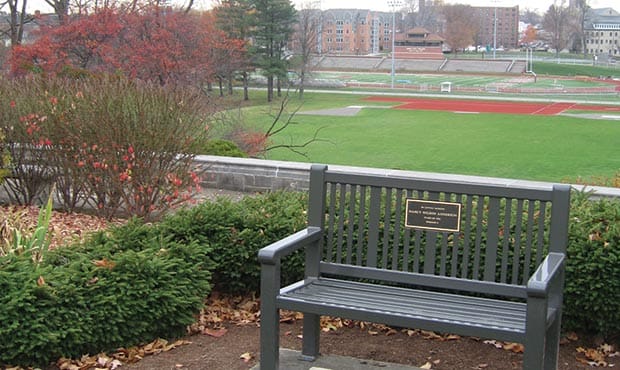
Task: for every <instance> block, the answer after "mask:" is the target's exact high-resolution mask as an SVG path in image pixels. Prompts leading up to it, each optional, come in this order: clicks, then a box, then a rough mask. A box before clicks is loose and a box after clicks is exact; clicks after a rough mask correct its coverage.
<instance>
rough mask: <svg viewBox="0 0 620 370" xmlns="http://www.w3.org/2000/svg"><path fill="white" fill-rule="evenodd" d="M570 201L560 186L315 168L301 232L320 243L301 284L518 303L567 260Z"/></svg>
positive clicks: (564, 187)
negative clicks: (542, 271) (544, 270)
mask: <svg viewBox="0 0 620 370" xmlns="http://www.w3.org/2000/svg"><path fill="white" fill-rule="evenodd" d="M569 193H570V188H569V186H567V185H554V186H549V187H548V188H523V187H511V186H496V185H487V184H469V183H455V182H446V181H435V180H421V179H416V178H409V177H391V176H390V177H379V176H373V175H364V174H356V173H346V172H339V171H332V170H328V169H327V167H326V166H321V165H314V166H312V170H311V176H310V204H309V212H308V213H309V214H308V222H309V225H310V226H317V227H320V228H322V229H323V230H324V238H323V243H322V245H321V246H320V248H319V249H318V250H316V251H312V250H311V251H309V252H308V253H307V254H306V275H307V276H318V275H320V274H328V275H345V276H351V277H355V278H361V279H370V280H375V279H376V280H387V281H391V282H395V283H413V284H416V285H430V286H434V287H440V288H447V289H459V290H469V291H475V292H480V291H481V290H482V291H483V292H486V291H487V290H488V292H489V293H493V294H501V295H507V296H515V297H524V295H525V292H524V286H525V284H526V283H527V280H528V278H529V276H530V275H531V274H532V273H533V272H534V269H535V268H536V267H537V266H538V265H539V264H540V262H541V261H542V259H543V258H544V257H545V256H546V255H547V253H549V252H560V253H565V251H566V243H567V235H568V212H569ZM459 208H460V209H459ZM406 224H407V225H406ZM411 226H413V227H411ZM319 261H320V262H319ZM412 277H413V280H412Z"/></svg>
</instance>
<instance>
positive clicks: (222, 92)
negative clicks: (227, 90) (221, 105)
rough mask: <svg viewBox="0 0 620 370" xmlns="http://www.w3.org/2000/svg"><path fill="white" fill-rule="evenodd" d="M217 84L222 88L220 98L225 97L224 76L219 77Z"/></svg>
mask: <svg viewBox="0 0 620 370" xmlns="http://www.w3.org/2000/svg"><path fill="white" fill-rule="evenodd" d="M217 82H218V84H219V87H220V97H222V96H224V83H223V81H222V76H218V77H217Z"/></svg>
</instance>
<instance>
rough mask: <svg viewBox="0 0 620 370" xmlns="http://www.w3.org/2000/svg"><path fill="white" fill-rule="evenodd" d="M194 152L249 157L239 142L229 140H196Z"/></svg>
mask: <svg viewBox="0 0 620 370" xmlns="http://www.w3.org/2000/svg"><path fill="white" fill-rule="evenodd" d="M191 150H192V152H193V153H194V154H204V155H219V156H224V157H238V158H247V156H248V155H247V154H245V153H244V152H243V151H242V150H241V149H239V147H238V146H237V144H235V143H233V142H232V141H228V140H221V139H209V140H206V141H204V140H203V141H195V142H194V144H193V145H192V148H191Z"/></svg>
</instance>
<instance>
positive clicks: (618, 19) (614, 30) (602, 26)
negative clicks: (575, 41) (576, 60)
mask: <svg viewBox="0 0 620 370" xmlns="http://www.w3.org/2000/svg"><path fill="white" fill-rule="evenodd" d="M583 31H584V34H585V36H586V52H587V53H588V54H592V55H595V56H620V13H618V12H617V11H615V10H613V9H612V8H601V9H590V10H589V11H588V13H587V14H586V21H585V24H584V29H583Z"/></svg>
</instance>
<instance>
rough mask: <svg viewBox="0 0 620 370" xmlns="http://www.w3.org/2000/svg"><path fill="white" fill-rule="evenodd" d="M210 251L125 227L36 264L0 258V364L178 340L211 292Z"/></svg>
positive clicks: (45, 360) (140, 228)
mask: <svg viewBox="0 0 620 370" xmlns="http://www.w3.org/2000/svg"><path fill="white" fill-rule="evenodd" d="M130 229H131V230H133V232H132V233H131V234H128V233H126V231H127V230H130ZM136 236H137V237H136ZM144 236H148V237H146V238H143V237H144ZM132 238H133V243H132V242H128V240H129V239H132ZM209 252H210V248H209V247H208V245H207V244H200V243H197V242H189V243H180V242H176V241H173V240H171V239H170V238H168V237H166V236H163V235H159V236H157V235H156V233H154V232H153V230H152V229H151V228H150V227H149V226H146V225H141V224H139V223H131V224H130V226H128V227H122V228H118V229H114V230H112V231H111V232H108V233H99V234H97V235H96V236H95V237H93V238H92V239H91V240H89V241H88V242H86V243H84V244H83V245H78V246H71V247H65V248H59V249H56V250H53V251H49V252H47V253H46V254H45V255H44V257H43V260H42V261H41V262H33V259H34V260H36V258H33V256H32V255H31V254H30V253H24V254H21V255H10V256H7V257H3V258H1V259H0V291H1V292H2V294H1V295H0V322H1V323H2V324H1V325H0V364H12V365H21V366H44V365H47V364H49V363H50V362H51V361H55V360H57V359H58V358H59V357H61V356H65V357H74V358H75V357H78V358H79V357H80V356H81V355H82V354H85V353H99V352H100V351H108V350H114V349H116V348H118V347H124V346H131V345H135V344H138V343H142V342H147V341H151V340H153V339H154V338H157V337H175V336H180V335H183V334H184V333H185V330H186V327H187V325H189V324H191V323H192V322H194V321H195V315H196V314H197V313H198V312H199V311H200V309H201V308H202V307H203V304H204V298H205V297H206V296H207V295H208V294H209V292H210V288H211V286H210V283H209V281H210V278H211V273H210V270H211V268H212V267H213V265H212V262H211V260H210V259H209Z"/></svg>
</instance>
